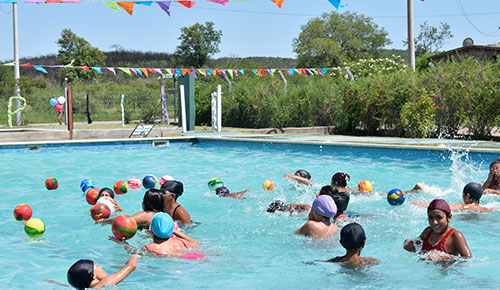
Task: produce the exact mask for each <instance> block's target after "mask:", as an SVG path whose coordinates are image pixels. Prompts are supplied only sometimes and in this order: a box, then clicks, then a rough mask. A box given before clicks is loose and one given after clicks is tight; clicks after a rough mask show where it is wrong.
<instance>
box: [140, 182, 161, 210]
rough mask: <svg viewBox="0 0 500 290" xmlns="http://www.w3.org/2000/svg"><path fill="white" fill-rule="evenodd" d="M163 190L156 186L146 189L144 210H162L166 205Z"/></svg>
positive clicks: (143, 200) (143, 201)
mask: <svg viewBox="0 0 500 290" xmlns="http://www.w3.org/2000/svg"><path fill="white" fill-rule="evenodd" d="M164 201H165V199H164V197H163V192H162V191H161V190H159V189H156V188H151V189H150V190H148V191H146V193H145V194H144V198H143V199H142V203H143V208H144V211H154V212H162V211H163V207H164Z"/></svg>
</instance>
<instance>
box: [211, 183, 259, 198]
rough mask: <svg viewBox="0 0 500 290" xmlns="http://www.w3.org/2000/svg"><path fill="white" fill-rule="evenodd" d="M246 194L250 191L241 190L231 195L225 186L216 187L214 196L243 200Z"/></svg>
mask: <svg viewBox="0 0 500 290" xmlns="http://www.w3.org/2000/svg"><path fill="white" fill-rule="evenodd" d="M247 192H251V190H250V189H247V190H243V191H238V192H233V193H231V192H230V191H229V189H228V188H227V187H225V186H221V187H218V188H217V189H215V194H216V195H217V196H219V197H229V198H234V199H243V198H245V197H244V196H243V195H244V194H245V193H247Z"/></svg>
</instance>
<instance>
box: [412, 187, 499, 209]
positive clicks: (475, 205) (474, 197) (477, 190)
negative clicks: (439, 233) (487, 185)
mask: <svg viewBox="0 0 500 290" xmlns="http://www.w3.org/2000/svg"><path fill="white" fill-rule="evenodd" d="M482 196H483V188H482V187H481V184H479V183H476V182H470V183H468V184H467V185H466V186H465V187H464V189H463V191H462V200H463V201H464V203H453V204H451V205H450V207H451V209H452V210H454V211H458V210H470V211H481V212H488V211H494V210H497V209H495V208H487V207H482V206H480V205H479V200H480V199H481V197H482ZM412 203H413V204H414V205H416V206H420V207H426V206H428V203H426V202H423V201H419V200H415V201H413V202H412Z"/></svg>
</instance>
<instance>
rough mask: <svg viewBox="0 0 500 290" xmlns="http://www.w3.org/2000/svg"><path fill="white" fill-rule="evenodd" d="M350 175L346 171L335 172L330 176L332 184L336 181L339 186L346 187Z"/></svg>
mask: <svg viewBox="0 0 500 290" xmlns="http://www.w3.org/2000/svg"><path fill="white" fill-rule="evenodd" d="M350 179H351V176H349V174H347V173H343V172H337V173H335V174H334V175H333V176H332V185H333V184H334V183H335V182H336V183H338V185H339V186H342V187H346V186H347V183H348V182H349V180H350Z"/></svg>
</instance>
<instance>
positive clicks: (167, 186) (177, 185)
mask: <svg viewBox="0 0 500 290" xmlns="http://www.w3.org/2000/svg"><path fill="white" fill-rule="evenodd" d="M161 189H162V190H163V192H165V190H167V191H169V192H171V193H174V194H175V195H177V196H181V195H182V193H183V192H184V185H183V184H182V182H180V181H175V180H168V181H165V183H164V184H163V185H162V186H161Z"/></svg>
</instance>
